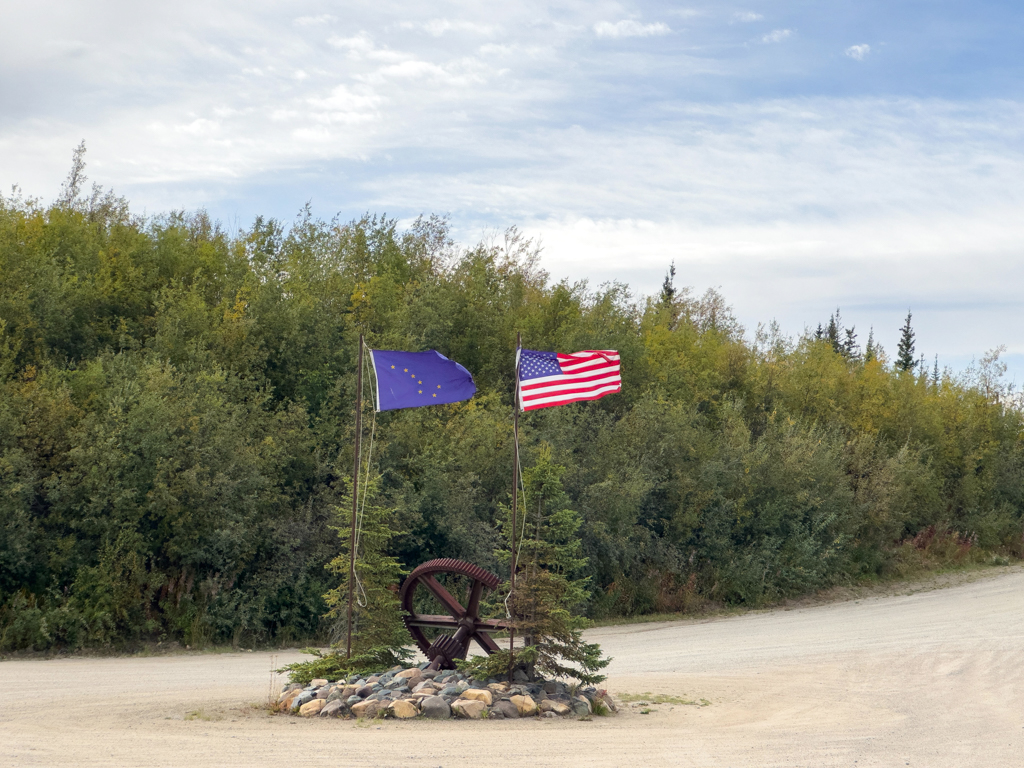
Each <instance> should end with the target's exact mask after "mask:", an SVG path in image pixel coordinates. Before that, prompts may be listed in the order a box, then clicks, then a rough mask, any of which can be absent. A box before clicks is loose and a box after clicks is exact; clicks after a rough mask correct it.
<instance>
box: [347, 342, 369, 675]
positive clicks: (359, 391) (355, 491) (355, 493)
mask: <svg viewBox="0 0 1024 768" xmlns="http://www.w3.org/2000/svg"><path fill="white" fill-rule="evenodd" d="M363 346H364V344H363V334H361V333H360V334H359V358H358V360H357V362H356V450H355V454H356V455H355V461H354V469H353V470H352V528H351V531H350V532H349V535H348V640H347V641H346V643H345V658H347V659H351V658H352V601H353V599H354V596H355V582H356V505H357V502H358V499H359V442H360V439H361V438H362V436H363Z"/></svg>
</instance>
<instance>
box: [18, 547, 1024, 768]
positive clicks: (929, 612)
mask: <svg viewBox="0 0 1024 768" xmlns="http://www.w3.org/2000/svg"><path fill="white" fill-rule="evenodd" d="M936 587H942V588H936ZM890 591H891V592H895V593H894V594H885V595H877V594H876V595H871V596H867V597H862V598H860V599H849V600H846V601H843V602H834V603H829V604H818V605H802V606H796V607H791V608H782V609H779V610H774V611H767V612H758V613H750V614H745V615H740V616H734V617H725V618H715V619H710V620H704V621H684V622H663V623H657V624H634V625H629V626H618V627H605V628H600V629H595V630H593V631H592V632H590V633H589V635H588V636H589V639H591V640H594V641H597V642H600V643H601V644H602V646H603V647H604V649H605V650H606V651H607V652H608V653H609V654H610V655H612V656H613V657H614V661H613V662H612V665H611V666H610V667H609V669H608V673H609V679H608V683H607V687H608V688H609V690H610V691H611V692H612V693H613V694H614V695H618V696H619V697H620V698H630V699H634V701H632V702H631V703H629V704H628V705H626V706H625V707H623V709H624V711H623V712H622V713H621V714H620V715H618V716H617V717H610V718H594V719H592V720H590V721H580V720H570V721H561V720H560V721H552V720H538V719H530V720H513V721H502V722H494V721H492V722H466V721H451V722H442V723H437V722H425V721H413V722H408V721H385V722H372V723H362V722H353V721H336V720H330V721H323V720H316V719H314V720H303V719H300V718H293V717H285V716H274V715H270V714H268V712H267V711H266V709H265V707H264V706H263V705H264V704H265V703H266V701H267V698H268V694H269V693H270V692H271V691H273V690H279V689H280V687H281V685H282V683H283V682H284V681H283V679H282V678H281V677H280V676H275V675H273V674H272V673H271V669H272V668H273V667H276V666H280V665H281V664H284V663H286V662H288V661H291V660H293V659H297V658H299V657H300V654H298V653H297V652H294V651H292V652H286V653H278V654H274V655H272V654H269V653H229V654H193V655H177V656H163V657H148V658H146V657H133V658H100V659H97V658H71V659H57V660H15V661H6V662H3V663H0V690H2V691H3V694H2V696H0V765H3V766H57V765H61V766H256V765H289V766H291V765H301V766H303V767H304V768H305V766H328V765H330V766H385V767H387V766H416V767H417V768H435V767H436V766H443V767H444V768H454V767H456V766H467V767H470V766H472V767H473V768H488V767H489V766H505V765H509V764H510V763H512V762H513V761H514V763H515V764H517V765H523V766H530V767H531V768H533V767H534V766H575V765H583V766H588V768H589V767H590V766H593V767H595V768H600V767H601V766H631V767H634V766H635V768H646V767H647V766H736V767H740V766H759V767H760V766H813V767H817V766H857V767H858V768H863V767H864V766H906V765H910V766H928V767H929V768H936V767H941V766H985V767H986V768H996V767H997V766H1014V768H1016V767H1018V766H1021V765H1024V671H1022V670H1024V569H1021V568H1020V567H1011V568H999V569H991V570H988V571H985V572H983V573H982V574H975V575H972V576H968V577H958V578H954V579H945V580H939V581H932V582H929V583H925V584H918V585H912V586H910V587H905V588H903V589H901V590H890ZM659 694H660V695H661V696H660V697H659ZM664 697H671V698H672V699H673V700H670V701H664ZM659 699H661V700H662V701H663V702H664V703H658V700H659ZM675 699H679V700H685V701H692V702H695V703H693V704H684V703H678V702H677V701H674V700H675ZM644 710H647V713H646V714H643V711H644Z"/></svg>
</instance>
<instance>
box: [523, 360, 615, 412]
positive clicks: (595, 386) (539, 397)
mask: <svg viewBox="0 0 1024 768" xmlns="http://www.w3.org/2000/svg"><path fill="white" fill-rule="evenodd" d="M621 389H622V376H621V375H620V374H619V353H618V352H617V351H616V350H614V349H588V350H585V351H583V352H573V353H572V354H568V355H567V354H562V353H559V352H536V351H534V350H532V349H520V350H519V407H520V408H522V409H523V410H524V411H533V410H536V409H537V408H550V407H551V406H553V405H565V404H566V403H575V402H576V401H577V400H597V399H598V398H599V397H604V396H605V395H610V394H611V393H612V392H619V391H620V390H621Z"/></svg>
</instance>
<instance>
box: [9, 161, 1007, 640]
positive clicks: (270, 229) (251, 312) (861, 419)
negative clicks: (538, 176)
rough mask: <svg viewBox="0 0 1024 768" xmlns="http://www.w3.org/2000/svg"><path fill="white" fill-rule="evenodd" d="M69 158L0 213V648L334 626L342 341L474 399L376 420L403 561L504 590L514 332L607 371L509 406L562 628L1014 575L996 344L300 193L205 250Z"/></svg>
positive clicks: (220, 235)
mask: <svg viewBox="0 0 1024 768" xmlns="http://www.w3.org/2000/svg"><path fill="white" fill-rule="evenodd" d="M81 170H82V169H81V168H80V167H78V166H76V168H75V169H74V170H73V171H72V174H71V175H70V176H69V178H68V181H67V182H66V183H65V185H64V188H63V189H62V191H61V194H60V195H59V197H58V198H57V199H56V200H55V201H54V202H53V203H51V204H43V203H41V202H40V201H38V200H34V199H27V198H24V197H23V196H21V195H20V194H19V193H17V192H12V194H11V195H10V196H5V197H2V198H0V651H8V652H10V651H19V650H33V651H59V650H77V649H87V648H109V649H115V650H116V649H130V648H133V647H138V646H139V645H140V644H144V643H155V642H177V643H180V644H183V645H189V646H192V647H201V646H204V645H210V644H232V645H235V646H244V647H252V646H253V645H261V646H270V645H274V644H284V643H294V642H306V641H310V642H311V641H314V640H319V641H326V639H329V638H330V637H331V635H332V632H333V631H334V628H333V622H334V619H332V618H330V616H328V612H329V606H328V602H327V598H325V596H326V595H328V594H329V593H331V592H332V590H334V591H335V592H336V591H337V589H338V585H339V576H338V573H337V572H336V570H331V569H330V568H327V567H326V566H327V565H328V564H329V563H331V561H332V560H334V559H335V558H337V557H338V555H339V551H340V547H341V545H342V537H341V536H339V529H343V528H344V525H345V524H346V523H345V521H347V519H348V514H349V510H350V508H347V507H346V501H345V500H346V498H348V499H350V498H351V474H352V463H353V445H354V404H355V401H356V391H355V387H356V354H357V351H358V349H357V347H358V338H359V335H360V334H364V335H365V337H366V339H367V342H368V344H369V345H370V346H372V347H374V348H378V349H396V350H410V351H419V350H426V349H436V350H438V351H440V352H441V353H442V354H444V355H446V356H448V357H450V358H452V359H454V360H456V361H458V362H459V363H461V364H462V365H463V366H465V367H466V368H467V369H468V370H469V371H471V372H472V374H473V376H474V378H475V381H476V386H477V393H476V395H475V396H474V397H473V398H472V399H470V400H468V401H465V402H460V403H455V404H451V405H442V406H437V407H430V408H417V409H407V410H398V411H389V412H383V413H380V414H378V415H377V417H376V421H375V423H374V424H373V429H374V443H373V450H372V454H371V455H370V459H369V461H370V464H371V469H372V473H373V476H374V477H375V478H376V479H375V481H374V482H375V486H374V488H375V490H374V494H375V498H374V502H373V503H374V504H375V505H377V507H379V508H381V509H384V510H386V511H387V514H386V516H385V517H384V518H383V519H385V520H386V525H388V526H390V532H389V534H388V536H387V537H386V540H387V542H388V545H387V546H388V547H389V552H388V554H390V555H391V556H393V557H394V558H396V559H397V561H398V563H400V564H401V568H402V569H403V570H404V571H405V572H408V571H409V570H411V569H412V568H413V567H415V566H416V565H417V564H419V563H421V562H423V561H425V560H428V559H431V558H434V557H455V558H463V559H465V560H468V561H471V562H474V563H477V564H479V565H481V566H483V567H485V568H488V569H490V570H492V571H494V572H495V573H498V574H502V575H507V568H508V565H507V563H508V558H507V557H503V549H504V548H507V543H506V538H505V536H504V535H503V528H502V526H503V520H504V519H505V518H504V514H505V510H507V509H508V505H509V504H510V503H511V502H510V499H511V484H512V399H513V398H512V395H513V392H512V390H513V379H514V371H513V359H514V351H515V343H516V334H517V333H521V334H522V338H523V345H524V346H525V347H527V348H530V349H538V350H556V351H564V352H571V351H576V350H583V349H617V350H619V352H620V354H621V359H622V376H623V383H622V391H621V393H619V394H614V395H610V396H608V397H605V398H603V399H601V400H598V401H594V402H589V403H576V404H573V405H567V406H562V407H557V408H548V409H542V410H539V411H534V412H530V413H526V414H523V415H522V416H521V419H520V430H521V450H522V466H523V470H524V474H525V475H526V476H527V478H529V477H531V474H530V472H531V468H533V467H535V466H537V465H538V462H542V463H543V464H544V466H545V467H546V470H545V471H546V472H547V475H551V473H552V472H554V475H553V477H554V480H553V481H552V482H557V484H559V485H560V487H559V489H558V493H559V498H560V503H562V504H564V505H565V506H566V507H568V508H571V509H572V510H573V511H574V512H575V513H578V517H579V520H580V521H581V523H580V525H579V529H578V531H577V532H576V534H575V535H577V536H578V541H579V543H580V548H579V557H578V558H577V559H576V561H575V562H577V564H578V565H579V570H580V572H579V573H577V574H574V578H576V579H577V582H578V583H581V584H585V585H586V590H585V591H581V592H580V595H581V597H580V600H581V602H580V604H579V605H578V611H579V613H580V614H581V615H585V616H587V617H590V618H594V619H607V618H610V617H620V616H639V615H645V614H654V613H670V612H693V611H700V610H703V609H705V608H707V607H709V606H727V605H743V606H758V605H766V604H770V603H772V602H774V601H778V600H781V599H784V598H787V597H792V596H796V595H801V594H806V593H809V592H812V591H815V590H819V589H823V588H827V587H830V586H833V585H841V584H850V583H854V582H857V581H859V580H865V579H867V580H870V579H876V578H888V577H893V576H897V575H899V574H901V573H907V572H909V571H911V570H913V569H915V568H922V567H939V566H944V565H949V564H952V563H959V562H965V561H969V562H976V563H983V562H1006V561H1007V559H1009V558H1019V557H1021V556H1022V555H1024V529H1022V517H1024V424H1022V411H1021V408H1020V406H1019V401H1017V400H1015V399H1014V397H1013V392H1012V391H1009V390H1008V388H1007V387H1006V386H1005V385H1004V384H1003V383H1002V379H1001V378H1000V370H1001V369H1000V363H999V361H998V355H996V354H989V355H986V356H984V357H981V358H980V362H979V363H978V364H977V365H975V366H973V367H972V368H970V369H969V370H967V371H962V372H955V371H951V370H945V371H941V372H940V371H939V370H938V367H937V365H936V366H934V367H931V366H929V365H927V364H925V362H924V361H922V360H920V359H919V358H918V357H917V355H916V353H915V351H914V349H913V331H912V328H911V326H910V320H909V318H908V322H907V325H906V327H905V329H904V330H905V333H904V342H903V343H901V348H900V349H899V350H898V352H897V354H895V355H893V356H892V357H891V358H890V356H889V355H888V354H887V353H886V351H885V350H883V349H881V348H880V347H879V346H878V345H877V344H875V343H874V340H873V339H871V340H870V343H869V344H868V345H866V347H865V348H863V349H862V348H861V346H860V345H859V344H858V342H857V333H856V331H855V329H845V328H843V327H842V322H841V319H840V318H839V316H838V313H836V314H834V315H833V316H832V317H831V319H830V320H829V321H828V322H827V323H825V322H823V324H822V326H820V327H819V328H818V329H817V330H816V331H814V330H808V331H806V332H804V333H802V334H801V335H799V336H797V337H789V336H786V335H784V334H783V333H782V332H781V331H780V329H779V328H778V327H776V326H775V325H773V324H766V325H763V326H759V327H758V328H756V329H744V328H742V327H741V326H740V325H739V323H738V322H737V320H736V319H735V317H734V315H733V314H732V312H731V310H730V307H729V306H728V304H727V302H726V300H725V298H724V297H722V296H721V295H719V294H718V293H716V292H715V291H708V292H706V293H704V294H697V293H694V292H692V291H690V290H687V289H686V288H684V287H681V286H677V285H676V281H675V274H674V269H672V270H670V269H669V265H666V271H667V274H666V278H665V284H664V286H663V288H662V290H661V292H660V293H658V294H656V295H653V296H639V295H636V294H634V293H633V292H632V291H631V290H630V288H629V287H628V286H627V285H624V284H609V285H602V286H597V287H595V286H591V285H588V284H587V283H584V282H578V283H571V282H566V281H561V282H556V281H553V280H551V279H550V277H549V275H548V274H547V273H546V272H545V271H544V269H543V266H542V259H541V253H540V252H539V250H538V248H537V247H536V245H535V244H534V243H532V242H531V241H530V240H529V239H528V238H526V237H524V236H523V235H522V234H521V233H520V232H518V231H517V230H515V229H510V230H508V231H507V232H505V233H502V234H500V235H496V236H495V237H493V238H491V239H488V240H486V241H484V242H481V243H479V244H477V245H475V246H473V247H463V246H460V245H459V244H457V243H455V242H454V241H453V239H452V236H451V234H450V228H449V224H448V222H447V220H446V219H444V218H441V217H436V216H429V217H426V216H425V217H422V218H419V219H417V220H416V221H415V222H413V223H411V224H410V225H408V226H406V227H403V226H399V224H398V223H397V222H396V221H395V220H392V219H389V218H387V217H382V216H373V215H367V216H364V217H362V218H359V219H357V220H354V221H347V222H345V221H339V220H335V221H322V220H319V219H317V218H315V217H314V216H313V215H312V214H311V213H310V210H309V208H308V207H307V208H306V209H304V210H303V211H302V212H300V214H299V215H298V217H297V218H296V219H295V220H294V222H292V223H291V224H288V225H286V224H284V223H282V222H279V221H276V220H272V219H266V218H257V219H256V220H255V221H254V222H253V223H252V225H251V226H250V227H248V228H247V229H245V230H242V231H237V232H228V231H226V230H225V229H224V228H223V227H222V226H221V225H219V224H217V223H216V222H214V221H212V220H211V219H210V217H209V216H207V215H206V214H205V213H204V212H202V211H199V212H194V213H186V212H171V213H166V214H161V215H155V216H140V215H138V214H137V213H133V211H132V210H131V208H130V205H129V203H128V202H127V201H126V200H124V199H123V198H120V197H117V196H115V195H114V194H113V193H112V192H107V191H103V190H101V189H99V188H97V187H93V188H92V191H91V192H90V191H89V190H87V189H86V188H85V186H84V174H82V173H81ZM371 421H372V414H371V412H370V409H369V404H367V410H366V411H365V413H364V424H367V429H369V428H370V427H369V422H371ZM365 446H366V444H365V443H364V451H365ZM536 474H538V473H537V472H534V475H536ZM526 490H527V497H528V498H529V491H530V489H529V488H527V489H526ZM524 514H526V515H529V514H530V509H529V508H528V507H527V508H526V509H525V512H524Z"/></svg>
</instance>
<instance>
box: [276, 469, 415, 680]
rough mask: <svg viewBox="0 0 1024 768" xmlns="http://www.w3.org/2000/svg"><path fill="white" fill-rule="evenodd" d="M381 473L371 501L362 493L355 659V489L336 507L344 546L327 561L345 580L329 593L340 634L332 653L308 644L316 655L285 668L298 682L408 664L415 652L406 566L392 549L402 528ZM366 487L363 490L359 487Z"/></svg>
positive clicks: (373, 482) (371, 487)
mask: <svg viewBox="0 0 1024 768" xmlns="http://www.w3.org/2000/svg"><path fill="white" fill-rule="evenodd" d="M379 488H380V481H379V477H372V478H369V480H368V482H367V484H366V486H365V489H366V492H367V496H366V503H365V505H364V504H363V495H362V493H360V507H361V513H360V523H359V525H358V526H357V533H356V535H357V540H356V544H357V549H356V585H355V586H356V595H357V600H356V603H355V605H354V607H353V612H352V658H346V655H345V638H346V636H347V629H348V625H347V619H348V616H347V614H348V569H349V543H350V542H349V540H350V538H351V526H350V523H349V519H350V518H349V515H350V514H351V509H352V494H351V491H350V492H349V493H348V494H347V495H346V497H345V498H346V499H347V501H346V500H343V501H342V504H341V505H340V506H338V507H335V519H336V520H337V523H338V524H337V525H333V526H331V527H332V528H333V529H334V530H335V531H337V532H338V537H339V538H340V539H341V551H340V553H339V554H338V556H337V557H335V558H334V559H333V560H331V562H330V563H328V564H327V566H326V568H327V570H329V571H331V572H332V573H336V574H338V575H340V576H341V583H340V584H339V585H338V586H337V587H336V588H335V589H332V590H330V591H329V592H328V593H327V594H326V595H324V600H326V602H327V605H328V607H329V608H330V610H329V611H328V612H327V613H326V614H325V616H326V618H328V619H333V620H334V626H335V632H334V636H335V638H340V639H339V640H338V641H337V642H335V643H334V644H333V645H332V646H331V650H330V651H329V652H328V653H321V652H320V651H318V650H316V649H312V648H307V649H306V653H310V654H312V655H314V656H316V657H317V658H315V659H312V660H310V661H304V662H296V663H295V664H289V665H288V666H286V667H284V669H282V670H281V671H288V672H290V673H291V679H292V681H293V682H299V683H306V682H309V680H311V679H313V678H315V677H323V678H327V679H331V680H334V679H338V678H340V677H343V676H345V675H347V674H350V673H352V672H372V671H375V670H378V669H385V668H387V667H392V666H395V665H396V664H406V663H408V662H409V660H410V659H411V658H412V653H411V652H410V651H409V650H408V649H407V648H406V647H405V646H406V645H407V644H408V643H409V642H410V640H411V638H410V637H409V633H408V631H407V630H406V628H405V623H404V622H403V621H402V612H401V607H400V604H399V601H398V594H397V587H398V582H399V580H400V579H401V577H402V576H403V575H405V573H406V571H404V570H402V566H401V564H400V563H399V562H398V560H397V559H396V558H395V557H393V556H391V555H389V554H388V547H389V545H390V544H391V540H392V539H393V538H394V537H395V536H397V535H398V534H399V533H400V532H399V531H396V530H395V529H394V528H393V527H392V521H393V519H394V514H393V510H392V509H390V508H388V507H386V506H384V505H382V504H381V503H380V502H379ZM360 490H362V489H360Z"/></svg>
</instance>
